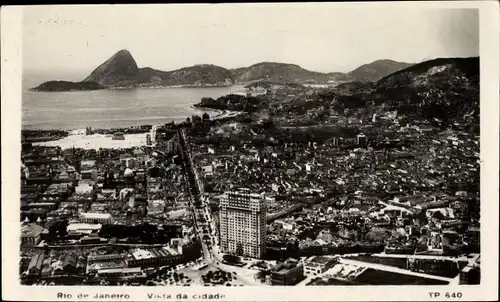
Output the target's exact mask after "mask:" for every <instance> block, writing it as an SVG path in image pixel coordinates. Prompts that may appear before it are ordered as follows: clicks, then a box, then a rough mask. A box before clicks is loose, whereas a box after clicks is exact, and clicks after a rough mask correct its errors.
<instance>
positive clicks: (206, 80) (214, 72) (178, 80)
mask: <svg viewBox="0 0 500 302" xmlns="http://www.w3.org/2000/svg"><path fill="white" fill-rule="evenodd" d="M84 81H95V82H98V83H99V84H101V85H103V86H106V87H110V88H114V87H162V86H226V85H232V84H233V83H234V81H233V79H232V76H231V73H230V72H229V70H227V69H225V68H222V67H220V66H216V65H195V66H191V67H184V68H181V69H178V70H173V71H161V70H156V69H153V68H150V67H145V68H138V67H137V63H136V62H135V60H134V58H133V57H132V55H131V54H130V52H129V51H128V50H120V51H119V52H117V53H116V54H115V55H113V56H112V57H111V58H109V59H108V60H107V61H106V62H104V63H102V64H101V65H99V66H98V67H97V68H96V69H95V70H94V71H93V72H92V73H91V74H90V75H89V76H88V77H87V78H86V79H85V80H84Z"/></svg>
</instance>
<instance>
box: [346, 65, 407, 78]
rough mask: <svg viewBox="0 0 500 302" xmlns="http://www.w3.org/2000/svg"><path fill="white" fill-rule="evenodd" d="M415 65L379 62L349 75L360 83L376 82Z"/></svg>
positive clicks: (363, 66) (359, 68)
mask: <svg viewBox="0 0 500 302" xmlns="http://www.w3.org/2000/svg"><path fill="white" fill-rule="evenodd" d="M412 65H413V64H409V63H402V62H396V61H392V60H378V61H375V62H372V63H369V64H364V65H361V66H360V67H358V68H356V69H354V70H353V71H351V72H349V73H348V75H349V76H351V77H352V78H354V79H356V81H360V82H376V81H378V80H380V79H382V78H384V77H386V76H388V75H390V74H392V73H394V72H397V71H399V70H402V69H405V68H408V67H410V66H412Z"/></svg>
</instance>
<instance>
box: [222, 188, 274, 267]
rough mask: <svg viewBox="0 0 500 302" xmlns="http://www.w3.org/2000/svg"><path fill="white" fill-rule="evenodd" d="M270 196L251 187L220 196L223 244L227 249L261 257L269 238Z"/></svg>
mask: <svg viewBox="0 0 500 302" xmlns="http://www.w3.org/2000/svg"><path fill="white" fill-rule="evenodd" d="M266 212H267V206H266V200H265V198H264V196H263V195H260V194H251V193H250V192H249V191H247V190H242V191H238V192H226V193H224V194H223V195H222V196H221V198H220V245H221V249H222V251H223V252H224V253H228V254H237V255H242V256H247V257H252V258H261V257H262V255H263V254H264V252H265V247H266V246H265V242H266Z"/></svg>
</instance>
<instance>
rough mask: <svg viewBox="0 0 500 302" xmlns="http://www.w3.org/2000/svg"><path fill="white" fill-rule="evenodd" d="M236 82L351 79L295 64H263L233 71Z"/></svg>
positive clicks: (339, 80) (312, 81) (316, 81)
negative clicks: (310, 69)
mask: <svg viewBox="0 0 500 302" xmlns="http://www.w3.org/2000/svg"><path fill="white" fill-rule="evenodd" d="M231 73H232V74H233V77H234V79H235V80H236V82H251V81H260V80H268V81H273V82H282V83H283V82H290V83H311V84H315V83H327V82H329V81H330V82H345V81H350V80H351V78H350V77H349V76H348V75H346V74H344V73H341V72H332V73H321V72H314V71H309V70H307V69H304V68H302V67H300V66H298V65H295V64H287V63H277V62H262V63H257V64H254V65H252V66H249V67H242V68H236V69H232V70H231Z"/></svg>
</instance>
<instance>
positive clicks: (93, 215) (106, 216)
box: [80, 213, 111, 219]
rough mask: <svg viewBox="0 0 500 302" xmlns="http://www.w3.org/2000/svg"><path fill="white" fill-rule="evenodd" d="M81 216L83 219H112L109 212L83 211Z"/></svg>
mask: <svg viewBox="0 0 500 302" xmlns="http://www.w3.org/2000/svg"><path fill="white" fill-rule="evenodd" d="M80 217H81V218H83V219H110V218H111V214H109V213H81V214H80Z"/></svg>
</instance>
